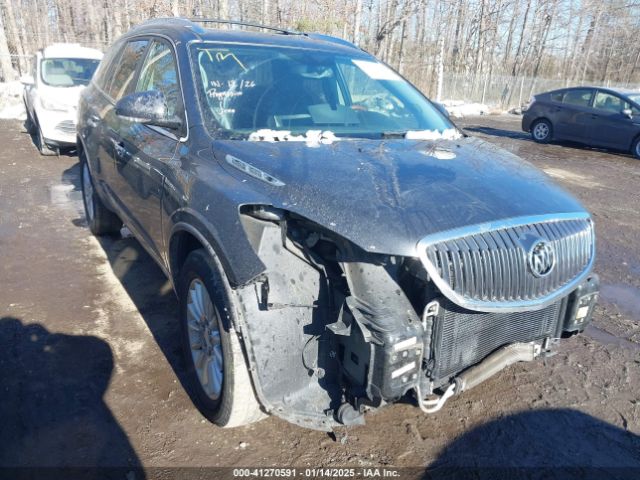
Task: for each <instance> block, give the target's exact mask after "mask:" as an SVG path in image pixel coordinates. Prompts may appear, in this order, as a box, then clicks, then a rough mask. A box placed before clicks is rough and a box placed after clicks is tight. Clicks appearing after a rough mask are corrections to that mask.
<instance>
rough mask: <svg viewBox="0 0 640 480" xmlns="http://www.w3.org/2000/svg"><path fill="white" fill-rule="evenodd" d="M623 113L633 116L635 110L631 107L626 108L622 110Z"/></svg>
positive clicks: (626, 115)
mask: <svg viewBox="0 0 640 480" xmlns="http://www.w3.org/2000/svg"><path fill="white" fill-rule="evenodd" d="M622 114H623V115H624V116H625V117H627V118H633V110H631V109H630V108H625V109H624V110H622Z"/></svg>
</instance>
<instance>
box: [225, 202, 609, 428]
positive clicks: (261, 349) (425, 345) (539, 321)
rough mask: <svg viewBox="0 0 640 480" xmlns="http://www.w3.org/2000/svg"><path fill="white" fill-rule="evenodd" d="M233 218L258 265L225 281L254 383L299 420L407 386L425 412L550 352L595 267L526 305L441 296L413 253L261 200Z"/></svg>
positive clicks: (314, 424) (354, 414)
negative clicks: (394, 251) (237, 306)
mask: <svg viewBox="0 0 640 480" xmlns="http://www.w3.org/2000/svg"><path fill="white" fill-rule="evenodd" d="M241 221H242V224H243V228H244V229H245V231H246V232H247V237H248V238H249V240H250V242H251V244H252V247H253V248H254V250H255V251H256V253H257V254H258V256H259V258H260V259H261V261H262V262H263V263H264V265H265V267H266V268H265V271H264V272H263V274H261V275H260V276H259V277H258V278H257V279H255V280H254V281H252V282H250V283H248V284H246V285H243V286H241V287H239V288H237V289H236V293H237V295H238V297H239V299H240V302H241V305H242V308H243V312H242V313H243V315H240V316H239V318H241V320H239V321H241V322H242V325H239V326H237V327H239V328H237V330H238V331H239V332H240V333H241V335H242V340H243V343H244V347H245V352H246V354H247V357H248V363H249V366H250V371H251V374H252V378H253V382H254V387H255V390H256V394H257V396H258V398H259V400H260V402H261V404H262V405H263V406H264V408H265V409H267V411H268V412H269V413H272V414H274V415H277V416H279V417H281V418H284V419H286V420H288V421H290V422H293V423H296V424H299V425H302V426H305V427H309V428H315V429H320V430H331V429H332V428H333V427H335V426H338V425H349V424H360V423H364V413H365V412H366V411H367V410H371V409H376V408H379V407H382V406H384V405H385V404H388V403H393V402H396V401H398V400H400V399H401V398H403V397H404V396H406V395H412V396H413V397H414V399H415V401H416V402H417V404H418V406H419V407H420V408H421V409H422V410H423V411H424V412H425V413H434V412H436V411H438V410H440V409H441V408H442V407H443V406H444V404H445V402H446V401H447V400H448V399H449V398H450V397H451V396H453V395H455V394H459V393H461V392H463V391H465V390H468V389H470V388H473V387H474V386H476V385H478V384H479V383H481V382H483V381H484V380H486V379H487V378H489V377H491V376H493V375H495V374H496V373H498V372H500V371H501V370H502V369H504V368H505V367H507V366H509V365H511V364H513V363H515V362H519V361H531V360H534V359H536V358H540V357H544V356H549V355H553V353H554V348H555V347H556V345H557V343H558V341H559V339H560V338H562V337H564V336H568V335H571V334H573V333H575V332H579V331H582V330H583V329H584V328H585V327H586V325H587V324H588V323H589V322H590V321H591V316H592V313H593V309H594V305H595V302H596V300H597V292H598V277H597V276H596V275H594V274H590V273H588V272H587V274H585V275H583V277H582V278H580V279H579V280H580V281H579V283H578V285H577V286H573V285H570V284H567V285H565V287H566V286H569V287H571V291H570V292H568V293H567V294H566V295H562V296H559V297H558V298H554V299H553V301H547V302H545V303H544V304H543V305H541V306H539V307H536V308H533V307H531V305H529V304H527V305H529V306H528V307H527V308H526V309H520V310H519V309H517V308H504V309H502V310H500V311H482V310H481V309H470V308H466V307H465V306H461V305H459V304H458V303H455V302H453V301H452V300H451V299H450V298H448V297H447V296H445V295H444V294H443V293H442V289H440V288H438V286H437V285H436V281H434V280H435V279H434V278H433V275H431V274H430V273H429V272H428V270H427V268H425V265H424V262H423V260H421V259H420V258H418V257H399V256H392V255H384V254H376V253H370V252H367V251H364V250H363V249H361V248H359V247H358V246H356V245H354V244H352V243H351V242H349V241H347V240H345V239H343V238H341V237H339V236H337V235H336V234H335V233H333V232H331V231H330V230H327V229H325V228H323V227H321V226H319V225H317V224H314V223H312V222H310V221H308V220H306V219H304V218H301V217H299V216H296V215H294V214H291V213H289V212H285V211H282V210H278V209H274V208H271V207H266V206H245V207H243V209H242V210H241ZM545 228H546V227H545ZM547 233H550V232H547ZM527 235H529V233H526V232H525V234H523V235H522V237H523V238H525V239H528V236H527ZM576 235H582V233H580V232H579V233H577V234H576ZM547 236H550V234H549V235H547ZM571 238H573V237H571ZM576 238H577V237H576ZM558 245H560V244H558ZM532 248H534V247H532ZM536 248H537V247H536ZM557 248H561V247H557ZM463 253H464V254H465V255H466V254H467V252H462V253H460V258H463V257H464V256H463ZM561 253H562V252H560V253H558V254H557V256H558V257H560V255H561ZM450 257H451V256H450ZM479 258H480V257H478V258H475V257H473V258H472V256H470V257H469V262H468V263H467V266H466V267H465V268H466V270H465V272H471V271H472V268H471V266H470V263H471V262H472V261H476V264H477V265H480V266H482V263H483V262H482V261H480V262H478V261H477V260H478V259H479ZM514 258H515V257H514ZM585 258H586V257H585ZM552 260H553V262H554V265H551V267H554V266H555V262H556V258H555V257H553V258H552ZM562 261H563V260H562V259H559V260H558V262H559V265H564V264H562V263H561V262H562ZM438 265H439V266H438V268H439V271H440V272H442V277H441V278H440V281H442V278H445V277H446V278H447V280H448V281H449V284H450V285H451V288H452V290H454V289H456V288H459V286H460V284H463V283H464V282H463V281H462V277H461V274H460V272H463V271H462V270H461V268H460V267H459V266H456V265H457V264H455V262H453V261H452V265H454V266H452V267H450V269H449V270H450V272H448V273H447V272H444V271H443V269H444V268H445V266H444V264H442V263H440V264H438ZM578 266H579V265H578V264H577V263H576V268H577V267H578ZM456 268H457V269H459V270H460V272H458V276H457V277H456V280H455V282H454V280H453V273H454V270H456ZM482 268H484V267H482ZM563 268H564V267H563ZM558 269H560V266H559V267H557V269H556V270H558ZM485 270H486V268H485ZM485 270H482V271H483V272H484V271H485ZM478 271H480V270H478ZM463 273H464V272H463ZM494 273H495V275H498V277H493V278H499V276H500V274H507V273H508V272H507V270H506V268H504V269H503V270H501V271H500V272H497V273H496V272H494ZM556 273H557V272H554V275H556ZM447 275H450V278H449V277H447ZM557 275H558V282H560V281H561V280H562V279H561V278H560V277H559V275H560V274H559V273H557ZM541 277H543V275H541ZM487 278H489V277H486V276H485V283H486V279H487ZM512 281H513V282H515V281H516V279H515V276H514V277H513V279H512ZM540 281H542V280H540ZM544 281H545V282H551V281H552V280H544ZM532 282H533V283H531V285H534V286H536V285H537V284H536V283H535V281H533V280H532ZM565 283H566V282H565ZM523 285H525V284H524V283H523ZM541 285H542V284H541ZM545 285H546V286H540V287H539V288H540V292H543V290H544V288H548V289H551V288H552V286H551V284H550V283H548V284H545ZM460 288H461V287H460ZM536 288H538V287H537V286H536ZM469 291H471V290H469ZM469 295H471V294H469ZM509 298H510V297H507V296H506V295H505V296H504V298H502V300H503V303H504V301H505V300H509ZM532 298H533V297H532ZM486 300H489V301H490V300H491V298H490V297H488V298H487V299H486ZM495 300H496V302H498V301H499V300H500V299H499V298H496V299H495ZM528 301H529V302H531V298H530V299H528Z"/></svg>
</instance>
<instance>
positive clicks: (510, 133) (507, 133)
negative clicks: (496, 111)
mask: <svg viewBox="0 0 640 480" xmlns="http://www.w3.org/2000/svg"><path fill="white" fill-rule="evenodd" d="M462 129H463V130H464V131H465V132H470V133H479V134H481V135H488V136H491V137H501V138H509V139H512V140H524V141H526V142H529V143H531V144H532V145H536V143H535V142H534V141H533V139H532V138H531V135H530V134H528V133H526V132H521V131H517V130H507V129H504V128H494V127H485V126H480V125H469V126H465V127H463V128H462ZM551 144H552V145H560V146H562V147H566V148H571V149H573V150H583V151H584V150H586V151H592V152H603V153H607V154H610V155H616V156H619V157H625V158H631V159H633V158H634V157H633V155H631V154H630V153H628V152H623V151H619V150H609V149H606V148H598V147H590V146H588V145H584V144H581V143H575V142H570V141H564V140H563V141H553V142H552V143H551Z"/></svg>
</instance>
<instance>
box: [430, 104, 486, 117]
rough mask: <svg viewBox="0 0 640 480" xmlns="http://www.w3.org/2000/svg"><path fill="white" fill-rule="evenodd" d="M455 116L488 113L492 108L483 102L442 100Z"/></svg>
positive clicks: (452, 115)
mask: <svg viewBox="0 0 640 480" xmlns="http://www.w3.org/2000/svg"><path fill="white" fill-rule="evenodd" d="M440 103H441V104H442V105H443V106H444V107H445V108H446V109H447V112H449V115H450V116H451V117H453V118H464V117H472V116H477V115H488V114H489V113H491V112H492V109H491V108H490V107H489V106H487V105H485V104H483V103H466V102H464V101H462V100H444V101H443V102H440Z"/></svg>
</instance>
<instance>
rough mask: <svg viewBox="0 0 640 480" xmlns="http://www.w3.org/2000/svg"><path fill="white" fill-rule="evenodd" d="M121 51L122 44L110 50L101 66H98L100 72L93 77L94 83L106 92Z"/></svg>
mask: <svg viewBox="0 0 640 480" xmlns="http://www.w3.org/2000/svg"><path fill="white" fill-rule="evenodd" d="M121 50H122V44H121V43H119V44H117V45H115V46H114V47H113V48H110V49H109V50H108V51H107V53H105V55H104V57H103V58H102V61H101V62H100V65H99V66H98V70H96V73H95V75H94V76H93V83H95V84H96V85H97V86H98V87H99V88H101V89H102V90H106V88H107V84H108V83H109V80H111V78H112V73H113V69H114V68H115V67H116V59H117V58H118V54H119V53H120V51H121Z"/></svg>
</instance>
